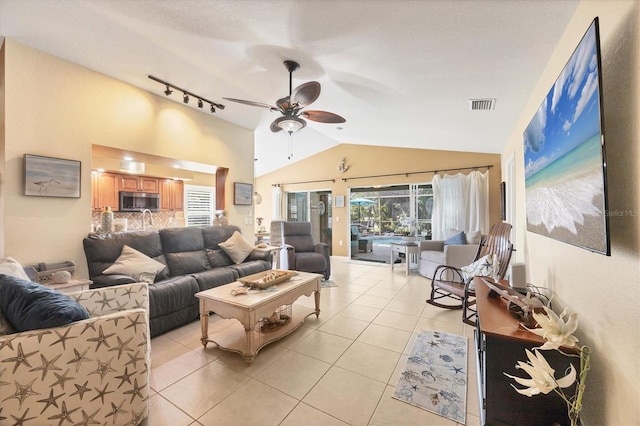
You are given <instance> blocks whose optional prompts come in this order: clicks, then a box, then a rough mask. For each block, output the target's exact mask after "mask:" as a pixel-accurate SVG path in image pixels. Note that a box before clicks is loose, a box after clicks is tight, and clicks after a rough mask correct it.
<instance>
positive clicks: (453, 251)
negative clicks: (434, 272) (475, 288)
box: [443, 244, 478, 268]
mask: <svg viewBox="0 0 640 426" xmlns="http://www.w3.org/2000/svg"><path fill="white" fill-rule="evenodd" d="M477 252H478V246H477V245H475V244H464V245H458V244H448V245H446V246H444V262H443V264H445V265H448V266H453V267H456V268H461V267H463V266H467V265H470V264H471V263H473V259H474V258H475V257H476V253H477Z"/></svg>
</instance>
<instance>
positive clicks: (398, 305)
mask: <svg viewBox="0 0 640 426" xmlns="http://www.w3.org/2000/svg"><path fill="white" fill-rule="evenodd" d="M425 305H426V303H425V302H421V301H418V302H415V301H411V302H407V301H404V300H397V299H394V300H392V301H391V302H389V304H388V305H387V306H385V308H384V310H385V311H391V312H398V313H400V314H405V315H414V316H418V317H419V316H420V315H422V311H424V307H425Z"/></svg>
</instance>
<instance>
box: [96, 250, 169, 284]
mask: <svg viewBox="0 0 640 426" xmlns="http://www.w3.org/2000/svg"><path fill="white" fill-rule="evenodd" d="M164 267H165V265H164V264H162V263H160V262H158V261H157V260H153V259H152V258H150V257H149V256H147V255H146V254H144V253H141V252H139V251H138V250H136V249H134V248H131V247H129V246H127V245H125V246H124V247H122V252H121V253H120V257H118V258H117V259H116V261H115V262H114V264H113V265H111V266H109V267H108V268H107V269H105V270H104V271H103V272H102V273H103V274H105V275H109V274H122V275H128V276H130V277H131V278H133V279H134V280H136V281H138V282H145V283H147V284H153V281H154V279H155V277H156V275H157V274H158V272H160V271H162V270H163V269H164Z"/></svg>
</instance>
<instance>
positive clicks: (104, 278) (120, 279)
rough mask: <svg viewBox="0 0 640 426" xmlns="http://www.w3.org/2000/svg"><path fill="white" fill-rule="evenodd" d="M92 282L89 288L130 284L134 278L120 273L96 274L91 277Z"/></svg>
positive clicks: (133, 281)
mask: <svg viewBox="0 0 640 426" xmlns="http://www.w3.org/2000/svg"><path fill="white" fill-rule="evenodd" d="M91 281H92V282H93V284H91V288H92V289H95V288H103V287H112V286H114V285H121V284H132V283H135V282H136V280H135V279H133V278H132V277H130V276H128V275H121V274H110V275H96V276H95V277H93V278H91Z"/></svg>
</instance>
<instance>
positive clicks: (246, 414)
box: [198, 380, 298, 426]
mask: <svg viewBox="0 0 640 426" xmlns="http://www.w3.org/2000/svg"><path fill="white" fill-rule="evenodd" d="M297 403H298V401H297V400H296V399H294V398H291V397H290V396H288V395H285V394H284V393H282V392H280V391H278V390H276V389H273V388H271V387H269V386H267V385H265V384H263V383H260V382H258V381H256V380H251V381H250V382H248V383H246V384H245V385H244V386H242V387H241V388H240V389H238V390H237V391H235V392H234V393H233V394H231V395H230V396H229V397H227V398H225V400H224V401H222V402H221V403H219V404H218V405H216V406H215V407H214V408H212V409H211V410H209V411H208V412H207V413H205V414H204V415H203V416H202V417H200V418H198V421H199V422H200V423H202V424H203V425H242V426H246V425H278V424H280V422H282V420H283V419H284V418H285V417H286V416H287V415H288V414H289V413H290V412H291V411H292V410H293V408H294V407H295V406H296V404H297Z"/></svg>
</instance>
